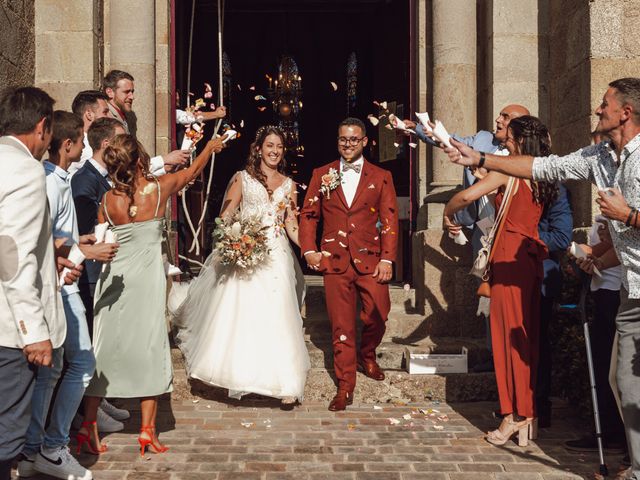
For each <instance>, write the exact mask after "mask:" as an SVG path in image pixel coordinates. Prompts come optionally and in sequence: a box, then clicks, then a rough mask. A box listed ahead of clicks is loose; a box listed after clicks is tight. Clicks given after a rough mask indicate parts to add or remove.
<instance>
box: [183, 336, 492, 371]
mask: <svg viewBox="0 0 640 480" xmlns="http://www.w3.org/2000/svg"><path fill="white" fill-rule="evenodd" d="M306 344H307V349H308V351H309V359H310V362H311V368H329V369H330V368H333V348H332V345H331V343H330V342H329V341H327V342H321V343H316V342H314V341H309V340H308V339H307V341H306ZM462 347H466V348H467V350H468V354H467V355H468V356H467V361H468V365H469V369H471V368H472V367H473V366H474V365H476V364H478V363H481V362H484V361H486V360H488V359H489V352H488V350H487V349H486V347H485V345H484V344H483V342H481V341H479V340H477V339H464V338H438V339H435V340H434V339H431V338H429V339H427V340H425V341H423V342H420V343H418V344H414V345H402V344H398V343H393V342H382V343H381V344H380V346H379V347H378V348H377V349H376V354H377V359H378V360H377V361H378V364H379V365H380V367H381V368H383V369H391V370H399V369H404V368H405V362H404V356H405V351H406V349H407V348H409V349H410V351H411V352H414V353H438V354H445V353H460V352H461V350H462ZM171 356H172V359H173V366H174V368H179V369H182V368H184V359H183V357H182V353H181V352H180V350H179V349H178V348H172V349H171Z"/></svg>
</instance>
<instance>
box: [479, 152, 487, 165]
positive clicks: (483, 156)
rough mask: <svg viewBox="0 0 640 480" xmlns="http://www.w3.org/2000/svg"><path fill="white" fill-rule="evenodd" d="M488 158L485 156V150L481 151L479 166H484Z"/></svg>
mask: <svg viewBox="0 0 640 480" xmlns="http://www.w3.org/2000/svg"><path fill="white" fill-rule="evenodd" d="M486 160H487V157H485V154H484V152H480V161H479V162H478V168H482V167H484V162H485V161H486Z"/></svg>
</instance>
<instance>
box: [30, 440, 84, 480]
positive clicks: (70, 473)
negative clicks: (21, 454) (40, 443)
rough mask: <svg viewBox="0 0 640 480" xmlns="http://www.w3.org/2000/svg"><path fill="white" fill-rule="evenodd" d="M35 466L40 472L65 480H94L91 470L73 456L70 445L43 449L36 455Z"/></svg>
mask: <svg viewBox="0 0 640 480" xmlns="http://www.w3.org/2000/svg"><path fill="white" fill-rule="evenodd" d="M35 468H36V470H37V471H38V472H40V473H46V474H47V475H51V476H52V477H56V478H62V479H63V480H92V479H93V475H92V473H91V470H87V469H86V468H84V467H83V466H82V465H80V464H79V463H78V461H77V460H76V459H75V458H73V457H72V456H71V453H69V448H68V447H61V448H56V449H54V450H41V451H40V453H39V454H38V455H36V461H35Z"/></svg>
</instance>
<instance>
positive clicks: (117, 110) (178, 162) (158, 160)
mask: <svg viewBox="0 0 640 480" xmlns="http://www.w3.org/2000/svg"><path fill="white" fill-rule="evenodd" d="M133 82H134V80H133V76H131V74H129V73H127V72H123V71H122V70H111V71H110V72H109V73H107V74H106V75H105V77H104V80H103V88H104V93H105V94H106V95H107V96H108V97H109V102H108V104H107V106H108V108H109V116H111V117H112V118H115V119H116V120H118V121H120V123H122V126H123V128H124V131H125V132H126V133H129V134H131V135H133V136H134V137H135V136H136V116H135V113H134V112H133V100H134V98H135V97H134V92H135V88H134V83H133ZM190 157H191V153H190V152H189V151H188V150H174V151H172V152H170V153H168V154H166V155H162V156H161V155H157V156H155V157H151V160H150V168H149V171H150V172H151V174H153V175H156V176H159V175H164V174H165V173H167V172H171V171H172V170H173V169H175V168H177V167H179V166H182V165H185V164H186V163H187V162H188V161H189V158H190Z"/></svg>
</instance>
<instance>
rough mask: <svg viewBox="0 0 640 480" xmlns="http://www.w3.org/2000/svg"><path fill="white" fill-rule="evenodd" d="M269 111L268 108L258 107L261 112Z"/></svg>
mask: <svg viewBox="0 0 640 480" xmlns="http://www.w3.org/2000/svg"><path fill="white" fill-rule="evenodd" d="M266 109H267V107H258V110H260V111H261V112H264V111H265V110H266Z"/></svg>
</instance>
